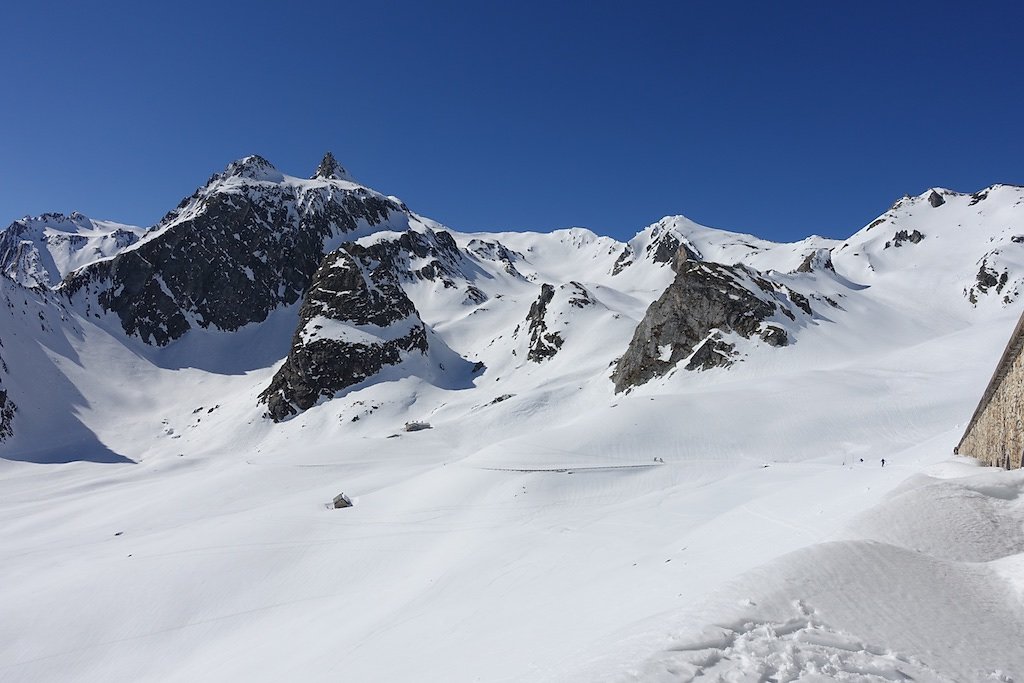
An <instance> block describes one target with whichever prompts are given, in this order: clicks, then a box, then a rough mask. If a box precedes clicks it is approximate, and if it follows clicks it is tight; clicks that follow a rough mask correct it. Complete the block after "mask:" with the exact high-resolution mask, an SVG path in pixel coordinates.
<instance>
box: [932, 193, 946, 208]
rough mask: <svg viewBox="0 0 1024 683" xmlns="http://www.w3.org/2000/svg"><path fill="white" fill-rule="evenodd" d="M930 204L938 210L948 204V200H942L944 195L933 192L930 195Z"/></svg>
mask: <svg viewBox="0 0 1024 683" xmlns="http://www.w3.org/2000/svg"><path fill="white" fill-rule="evenodd" d="M928 203H929V204H931V205H932V208H933V209H937V208H939V207H940V206H942V205H943V204H945V203H946V200H945V199H943V198H942V195H941V194H939V193H938V192H936V191H935V190H932V193H931V194H930V195H928Z"/></svg>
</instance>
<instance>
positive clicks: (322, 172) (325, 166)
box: [313, 152, 351, 180]
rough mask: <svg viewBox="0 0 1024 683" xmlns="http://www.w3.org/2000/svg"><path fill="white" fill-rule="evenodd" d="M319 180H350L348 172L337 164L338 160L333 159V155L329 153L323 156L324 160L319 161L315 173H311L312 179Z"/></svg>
mask: <svg viewBox="0 0 1024 683" xmlns="http://www.w3.org/2000/svg"><path fill="white" fill-rule="evenodd" d="M317 178H321V179H324V180H350V179H351V176H350V175H349V174H348V171H346V170H345V168H344V167H343V166H342V165H341V164H339V163H338V160H337V159H335V158H334V155H333V154H331V153H330V152H327V153H326V154H324V158H323V159H322V160H321V161H320V165H319V166H317V167H316V172H315V173H313V179H314V180H315V179H317Z"/></svg>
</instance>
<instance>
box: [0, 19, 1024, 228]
mask: <svg viewBox="0 0 1024 683" xmlns="http://www.w3.org/2000/svg"><path fill="white" fill-rule="evenodd" d="M151 5H152V6H151ZM1021 7H1022V6H1021V5H1020V4H1019V3H1009V2H1006V3H970V4H968V3H941V2H931V3H927V4H925V3H888V2H886V3H871V2H861V3H830V2H783V3H755V2H744V3H741V2H714V3H712V2H665V3H622V2H617V3H610V2H600V1H593V2H587V3H583V2H579V3H566V4H556V3H539V2H538V3H533V2H517V3H498V2H494V3H475V2H463V3H455V2H430V3H426V2H361V3H348V2H336V3H330V2H317V3H281V2H273V3H271V2H260V1H258V0H257V1H253V2H248V3H245V4H244V5H242V4H241V3H220V2H215V1H208V2H202V3H198V2H174V3H141V2H130V3H128V2H125V3H105V2H95V3H79V2H76V3H47V2H34V3H26V2H20V3H8V5H7V6H6V7H5V10H4V20H3V22H2V26H0V32H2V35H0V76H2V78H0V98H2V99H0V130H2V131H3V133H2V135H0V223H2V224H3V225H6V224H7V223H8V222H10V221H11V220H13V219H15V218H17V217H20V216H22V215H25V214H37V213H41V212H44V211H64V212H70V211H72V210H79V211H82V212H83V213H86V214H88V215H90V216H94V217H97V218H109V219H114V220H122V221H125V222H129V223H137V224H141V225H149V224H152V223H154V222H155V221H157V220H158V219H159V218H160V217H161V216H162V215H163V214H164V213H165V212H166V211H167V210H169V209H170V208H172V207H173V206H175V205H176V204H177V202H178V201H179V200H180V199H181V197H183V196H185V195H188V194H190V193H191V192H192V191H193V190H194V189H195V188H196V187H197V186H199V185H201V184H202V183H203V182H205V180H206V178H207V177H208V176H209V175H210V174H211V173H213V172H215V171H219V170H221V169H222V168H223V167H224V166H225V165H227V163H228V162H230V161H231V160H232V159H235V158H238V157H241V156H245V155H247V154H251V153H259V154H262V155H263V156H265V157H267V158H268V159H270V160H271V161H272V162H273V163H274V164H275V165H276V166H278V168H280V169H281V170H282V171H284V172H286V173H290V174H292V175H309V174H310V173H312V171H313V169H314V168H315V167H316V165H317V162H318V161H319V159H320V157H321V155H322V154H323V152H324V151H325V150H328V149H329V150H332V151H333V152H334V153H335V155H336V156H337V157H338V158H339V160H340V161H341V162H342V163H343V164H344V165H345V166H346V167H348V169H349V170H350V171H351V172H352V173H353V175H355V176H356V177H357V178H358V179H360V180H361V181H363V182H365V183H366V184H368V185H370V186H372V187H374V188H376V189H378V190H381V191H383V192H386V193H388V194H396V195H398V196H400V197H402V199H404V200H405V201H406V202H408V204H409V205H410V206H411V207H412V208H413V209H414V210H416V211H418V212H420V213H422V214H425V215H427V216H430V217H432V218H435V219H437V220H440V221H441V222H443V223H446V224H448V225H450V226H452V227H453V228H456V229H462V230H474V229H533V230H550V229H555V228H560V227H567V226H572V225H582V226H586V227H589V228H591V229H593V230H594V231H596V232H598V233H601V234H609V235H613V236H616V237H619V238H625V237H628V236H630V235H632V234H633V233H635V232H636V231H637V230H639V229H641V228H642V227H644V226H645V225H647V224H649V223H652V222H654V221H655V220H657V219H658V218H660V217H661V216H663V215H667V214H676V213H682V214H685V215H687V216H689V217H690V218H693V219H694V220H697V221H698V222H701V223H704V224H708V225H713V226H716V227H723V228H728V229H733V230H740V231H746V232H753V233H755V234H757V235H760V236H763V237H767V238H771V239H780V240H792V239H798V238H800V237H803V236H806V235H808V234H811V233H817V234H822V235H828V236H833V237H845V236H847V235H849V234H851V233H852V232H854V231H855V230H857V229H858V228H859V227H861V226H862V225H864V224H865V223H867V222H869V221H870V220H871V219H872V218H873V217H875V216H876V215H877V214H879V213H881V212H883V211H884V210H885V209H886V208H887V207H888V206H889V204H891V203H892V201H893V200H895V199H896V198H897V197H899V196H901V195H902V194H904V193H911V194H917V193H919V192H922V191H924V190H925V189H926V188H927V187H930V186H945V187H951V188H953V189H959V190H964V191H974V190H977V189H979V188H981V187H983V186H986V185H989V184H991V183H994V182H1010V183H1024V137H1022V132H1021V131H1022V122H1021V119H1022V116H1021V114H1022V111H1024V71H1022V65H1024V47H1022V45H1024V41H1022V40H1021V38H1020V31H1021V26H1022V24H1024V9H1022V8H1021Z"/></svg>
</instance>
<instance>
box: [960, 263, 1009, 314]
mask: <svg viewBox="0 0 1024 683" xmlns="http://www.w3.org/2000/svg"><path fill="white" fill-rule="evenodd" d="M993 256H998V251H997V252H990V253H988V254H986V255H985V256H983V257H982V259H981V262H980V263H979V264H978V274H977V275H976V276H975V282H974V285H972V286H971V287H970V288H969V289H967V290H966V291H965V292H964V295H965V296H966V297H967V300H968V301H970V302H971V303H972V304H977V303H978V301H979V299H980V298H981V296H983V295H986V294H988V293H989V292H990V291H992V292H995V293H996V294H1001V293H1002V291H1003V289H1004V288H1005V287H1006V284H1007V282H1008V281H1009V279H1010V274H1009V272H1008V271H1007V270H1006V268H1005V267H1004V268H1002V269H1001V270H996V268H995V267H994V265H993V264H991V263H989V257H993ZM993 260H994V259H993ZM1009 302H1010V301H1009V300H1007V301H1005V303H1009Z"/></svg>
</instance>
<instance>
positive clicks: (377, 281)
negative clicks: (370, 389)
mask: <svg viewBox="0 0 1024 683" xmlns="http://www.w3.org/2000/svg"><path fill="white" fill-rule="evenodd" d="M383 252H386V247H383V248H381V245H374V246H373V247H370V248H367V247H363V246H360V245H358V244H354V243H348V244H345V245H343V246H342V248H340V249H338V250H337V251H335V252H333V253H331V254H329V255H328V256H327V257H326V258H325V259H324V261H323V263H322V264H321V265H320V268H319V269H318V270H317V272H316V274H315V275H314V277H313V282H312V286H311V287H310V289H309V293H308V294H307V296H306V298H305V300H304V301H303V303H302V308H301V309H300V311H299V324H298V328H297V329H296V331H295V336H294V337H293V338H292V347H291V350H290V351H289V352H288V358H287V359H286V360H285V363H284V365H282V366H281V368H280V369H279V370H278V371H277V374H275V375H274V378H273V380H272V381H271V383H270V386H269V387H267V389H266V390H265V391H264V392H263V393H262V394H260V400H261V401H262V402H265V403H266V404H267V409H268V412H269V414H270V417H271V418H273V419H274V420H275V421H279V420H283V419H285V418H286V417H288V416H289V415H294V414H296V413H298V412H299V411H302V410H307V409H309V408H311V407H312V406H313V405H314V404H315V403H316V402H317V401H318V400H319V399H321V398H328V397H331V396H333V395H334V394H335V393H337V392H338V391H341V390H342V389H345V388H346V387H349V386H352V385H354V384H358V383H359V382H362V381H363V380H365V379H367V378H369V377H371V376H373V375H375V374H377V373H378V372H380V371H381V370H382V369H383V368H384V367H385V366H388V365H397V364H398V363H400V362H402V360H403V359H404V357H406V356H407V355H410V354H413V355H415V354H420V355H423V354H426V352H427V331H426V326H425V325H424V324H423V321H422V320H420V316H419V313H418V312H417V311H416V307H415V306H414V305H413V303H412V301H411V300H410V299H409V297H408V296H407V295H406V294H405V292H404V291H403V290H402V288H401V286H400V285H399V283H398V276H397V275H396V273H395V272H394V270H393V269H391V268H387V267H381V266H380V265H378V264H379V263H380V261H379V257H380V256H381V254H382V253H383Z"/></svg>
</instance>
